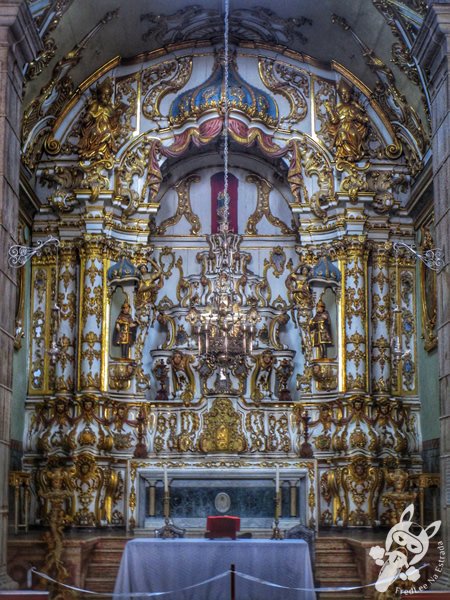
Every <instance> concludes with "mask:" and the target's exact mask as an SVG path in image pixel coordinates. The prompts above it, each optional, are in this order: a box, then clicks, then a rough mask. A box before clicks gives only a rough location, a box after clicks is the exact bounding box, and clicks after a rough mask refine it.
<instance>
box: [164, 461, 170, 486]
mask: <svg viewBox="0 0 450 600" xmlns="http://www.w3.org/2000/svg"><path fill="white" fill-rule="evenodd" d="M164 491H165V492H168V491H169V480H168V479H167V467H166V465H164Z"/></svg>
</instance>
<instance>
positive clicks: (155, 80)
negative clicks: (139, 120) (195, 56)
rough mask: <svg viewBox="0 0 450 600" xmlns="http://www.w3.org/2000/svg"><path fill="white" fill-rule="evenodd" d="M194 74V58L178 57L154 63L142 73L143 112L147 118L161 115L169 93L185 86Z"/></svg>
mask: <svg viewBox="0 0 450 600" xmlns="http://www.w3.org/2000/svg"><path fill="white" fill-rule="evenodd" d="M191 75H192V58H191V57H190V56H182V57H177V58H176V59H173V60H168V61H164V62H162V63H159V64H157V65H152V66H151V67H149V68H148V69H145V70H144V72H143V73H142V94H143V96H144V100H143V102H142V113H143V114H144V116H145V117H147V119H150V120H152V119H155V118H158V117H161V112H160V110H159V106H160V104H161V100H162V99H163V98H164V96H166V95H167V94H170V93H174V92H177V91H178V90H180V89H181V88H182V87H184V86H185V85H186V84H187V82H188V81H189V79H190V77H191Z"/></svg>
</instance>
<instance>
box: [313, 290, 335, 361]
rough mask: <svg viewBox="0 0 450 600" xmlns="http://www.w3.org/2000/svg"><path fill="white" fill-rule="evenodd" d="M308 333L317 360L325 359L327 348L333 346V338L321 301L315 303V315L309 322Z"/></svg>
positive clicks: (325, 310) (323, 304) (328, 317)
mask: <svg viewBox="0 0 450 600" xmlns="http://www.w3.org/2000/svg"><path fill="white" fill-rule="evenodd" d="M309 332H310V335H311V344H312V346H313V348H317V358H318V359H321V358H326V357H327V348H328V346H332V345H333V337H332V333H331V319H330V314H329V312H328V311H327V308H326V306H325V302H324V301H323V300H319V302H318V303H317V306H316V314H315V315H314V316H313V318H312V319H311V321H310V322H309Z"/></svg>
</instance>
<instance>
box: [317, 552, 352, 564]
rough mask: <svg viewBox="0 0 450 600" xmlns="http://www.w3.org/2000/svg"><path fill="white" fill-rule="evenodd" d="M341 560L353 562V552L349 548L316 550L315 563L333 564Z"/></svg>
mask: <svg viewBox="0 0 450 600" xmlns="http://www.w3.org/2000/svg"><path fill="white" fill-rule="evenodd" d="M341 562H346V563H347V562H351V563H352V562H353V553H352V552H351V550H349V551H348V552H335V551H333V552H330V551H329V552H323V551H322V552H317V551H316V564H318V563H323V564H335V563H341Z"/></svg>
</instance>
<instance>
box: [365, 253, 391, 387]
mask: <svg viewBox="0 0 450 600" xmlns="http://www.w3.org/2000/svg"><path fill="white" fill-rule="evenodd" d="M371 285H372V290H371V294H372V303H371V306H372V309H371V315H370V318H371V324H372V358H371V369H372V371H371V377H372V390H373V392H374V393H375V394H376V395H386V394H388V393H389V391H390V378H391V341H390V340H391V337H390V331H389V325H390V312H389V307H390V303H389V250H388V249H386V248H385V247H377V248H375V250H374V251H373V253H372V278H371Z"/></svg>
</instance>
